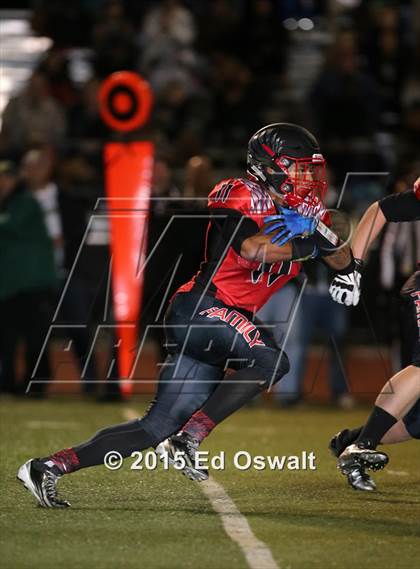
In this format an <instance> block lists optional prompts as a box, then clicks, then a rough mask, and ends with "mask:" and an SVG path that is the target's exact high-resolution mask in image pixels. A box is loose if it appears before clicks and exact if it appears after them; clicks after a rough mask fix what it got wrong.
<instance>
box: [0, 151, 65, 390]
mask: <svg viewBox="0 0 420 569" xmlns="http://www.w3.org/2000/svg"><path fill="white" fill-rule="evenodd" d="M56 285H57V276H56V271H55V267H54V253H53V246H52V242H51V240H50V238H49V236H48V233H47V229H46V227H45V223H44V215H43V213H42V210H41V208H40V206H39V204H38V202H37V201H36V199H35V198H34V197H33V196H32V195H31V194H30V192H29V191H28V190H27V189H26V188H25V186H24V184H23V183H22V182H20V181H19V179H18V174H17V170H16V166H15V165H14V164H13V163H12V162H7V161H3V162H0V360H1V381H0V389H1V391H3V392H6V393H18V392H19V391H21V390H22V389H23V390H24V389H25V388H26V386H27V385H28V383H29V381H30V380H31V379H35V380H41V381H44V382H47V381H48V380H50V378H51V370H50V365H49V361H48V345H46V346H45V347H44V342H45V340H46V338H47V333H48V329H49V325H50V323H51V318H52V304H51V302H52V298H53V295H54V292H55V287H56ZM21 340H24V342H25V371H24V378H23V383H22V385H21V384H18V380H17V373H16V355H17V349H18V346H19V343H20V341H21ZM41 354H42V357H40V355H41ZM39 357H40V358H39ZM38 358H39V359H38ZM35 368H36V369H35ZM35 371H36V373H35ZM45 388H46V385H45V383H40V384H33V385H32V386H31V388H30V394H31V395H34V396H35V395H36V396H42V395H44V393H45Z"/></svg>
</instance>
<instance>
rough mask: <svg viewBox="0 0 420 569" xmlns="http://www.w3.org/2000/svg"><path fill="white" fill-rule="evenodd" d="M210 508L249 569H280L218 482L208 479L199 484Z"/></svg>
mask: <svg viewBox="0 0 420 569" xmlns="http://www.w3.org/2000/svg"><path fill="white" fill-rule="evenodd" d="M199 486H200V488H201V489H202V490H203V492H204V494H205V495H206V496H207V498H208V499H209V501H210V503H211V505H212V508H213V510H214V511H215V512H217V513H218V514H219V516H220V517H221V519H222V523H223V527H224V529H225V532H226V533H227V535H228V536H229V537H230V539H231V540H232V541H234V542H235V543H237V544H238V545H239V547H240V548H241V551H242V553H243V554H244V556H245V559H246V560H247V563H248V566H249V567H250V568H251V569H280V568H279V566H278V565H277V563H276V562H275V560H274V557H273V555H272V553H271V551H270V549H269V548H268V547H267V545H266V544H265V543H264V542H263V541H260V540H259V539H258V538H257V537H255V535H254V533H253V532H252V529H251V528H250V526H249V523H248V520H247V519H246V517H245V516H244V515H243V514H241V512H240V511H239V510H238V508H237V507H236V505H235V503H234V502H233V500H232V499H231V498H230V497H229V494H228V493H227V492H226V490H225V489H224V488H223V486H222V485H221V484H219V482H216V481H215V480H214V478H212V477H210V478H209V479H208V480H206V481H205V482H200V483H199Z"/></svg>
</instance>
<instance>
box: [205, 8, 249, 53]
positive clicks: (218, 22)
mask: <svg viewBox="0 0 420 569" xmlns="http://www.w3.org/2000/svg"><path fill="white" fill-rule="evenodd" d="M200 8H201V11H200V13H199V15H198V17H197V26H198V34H197V49H198V50H199V51H200V53H202V54H204V55H205V56H207V57H211V56H212V55H214V54H216V53H227V54H238V52H240V51H241V49H243V46H242V44H243V42H242V41H240V40H239V41H238V38H240V34H241V32H242V28H241V18H240V14H239V11H238V10H237V9H236V7H235V5H234V3H233V2H231V1H230V0H212V2H205V3H203V5H202V6H201V7H200Z"/></svg>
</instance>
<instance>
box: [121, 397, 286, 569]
mask: <svg viewBox="0 0 420 569" xmlns="http://www.w3.org/2000/svg"><path fill="white" fill-rule="evenodd" d="M123 415H124V418H125V419H127V420H129V421H131V420H132V419H135V418H136V417H138V413H136V411H135V410H134V409H130V408H126V409H124V410H123ZM198 487H199V488H201V490H202V491H203V492H204V494H205V495H206V496H207V498H208V499H209V502H210V504H211V506H212V508H213V510H214V511H215V512H216V513H217V514H219V516H220V518H221V520H222V524H223V528H224V530H225V532H226V534H227V535H228V537H230V539H231V540H232V541H234V542H235V543H237V544H238V546H239V548H240V549H241V551H242V553H243V554H244V556H245V559H246V561H247V564H248V566H249V567H250V569H280V567H279V565H278V564H277V563H276V561H275V560H274V557H273V555H272V553H271V551H270V549H269V547H267V545H266V544H265V543H264V542H263V541H260V540H259V539H258V538H257V537H256V536H255V535H254V533H253V531H252V529H251V527H250V525H249V523H248V520H247V519H246V517H245V516H244V515H243V514H241V512H240V511H239V510H238V508H237V507H236V505H235V503H234V502H233V500H232V499H231V498H230V497H229V494H228V493H227V492H226V490H225V489H224V488H223V486H222V485H221V484H220V483H219V482H216V481H215V480H214V478H212V477H210V478H209V479H208V480H207V481H205V482H200V483H198Z"/></svg>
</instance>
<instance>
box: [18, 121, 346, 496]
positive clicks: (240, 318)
mask: <svg viewBox="0 0 420 569" xmlns="http://www.w3.org/2000/svg"><path fill="white" fill-rule="evenodd" d="M326 190H327V182H326V175H325V161H324V158H323V157H322V155H321V154H320V149H319V146H318V143H317V141H316V139H315V137H314V136H313V135H312V134H311V133H309V132H308V131H307V130H305V129H304V128H302V127H300V126H297V125H292V124H288V123H278V124H273V125H269V126H266V127H264V128H262V129H260V130H259V131H258V132H257V133H255V134H254V136H253V137H252V138H251V139H250V141H249V146H248V175H247V176H246V177H244V178H239V179H229V180H225V181H222V182H220V183H219V184H218V185H217V186H216V187H215V188H214V190H213V191H212V192H211V193H210V196H209V202H208V206H209V212H210V222H209V225H208V230H207V236H206V250H205V258H204V262H203V263H202V264H201V267H200V270H199V272H198V273H197V274H196V275H195V276H194V277H193V278H192V279H191V281H190V282H188V283H187V284H185V285H183V286H182V287H181V288H180V289H179V290H178V291H177V293H176V294H175V295H174V297H173V298H172V299H171V302H170V304H169V307H168V310H167V312H166V315H165V320H164V326H165V333H166V347H167V350H168V357H167V359H166V361H165V363H164V365H163V366H162V370H161V373H160V377H159V384H158V390H157V393H156V396H155V399H154V400H153V402H152V404H151V405H150V407H149V409H148V410H147V412H146V414H145V415H144V416H143V417H142V418H139V419H135V420H133V421H129V422H127V423H122V424H119V425H114V426H111V427H107V428H105V429H102V430H100V431H99V432H97V433H96V434H95V435H94V436H93V437H92V438H91V439H89V440H88V441H86V442H84V443H82V444H79V445H77V446H74V447H71V448H67V449H63V450H61V451H59V452H56V453H54V454H51V455H49V456H46V457H44V458H40V459H32V460H29V461H27V462H26V463H25V464H24V465H22V467H21V468H20V469H19V473H18V478H19V480H20V481H21V482H23V483H24V485H25V486H26V488H27V489H28V490H30V491H31V492H32V494H33V495H34V496H35V497H36V498H37V500H38V502H39V503H40V504H41V505H42V506H44V507H66V506H68V505H69V504H68V502H67V501H66V500H63V499H60V498H59V497H58V496H57V481H58V479H59V477H60V476H62V475H64V474H68V473H70V472H74V471H76V470H79V469H81V468H86V467H89V466H95V465H99V464H102V463H103V462H104V457H105V455H106V454H107V453H108V452H110V451H117V452H118V453H120V455H121V456H122V457H124V458H125V457H128V456H130V455H131V454H132V453H133V451H139V450H143V449H146V448H149V447H154V448H156V447H158V445H159V443H161V442H162V441H165V439H167V437H170V436H171V435H173V434H174V433H178V432H179V430H180V429H181V428H182V427H183V426H184V425H185V424H186V423H187V425H186V427H184V431H185V432H181V433H180V435H179V436H178V441H175V442H174V443H171V442H170V443H168V441H165V443H166V444H164V445H163V448H162V446H161V447H159V450H160V451H161V452H166V451H167V450H168V449H167V448H165V447H168V445H169V446H170V447H171V448H170V449H169V450H171V449H172V448H174V447H175V445H178V446H177V448H182V450H184V452H185V454H186V458H187V459H188V460H187V463H186V467H185V469H184V474H187V475H189V476H190V477H192V478H196V479H200V478H201V479H203V478H206V477H207V472H206V471H201V470H200V469H196V468H195V465H194V456H195V455H194V453H195V449H196V448H197V446H198V444H199V441H200V439H201V438H203V437H204V436H206V435H207V434H208V433H209V432H210V431H211V429H212V428H213V427H214V426H215V425H216V424H217V423H219V422H220V421H222V420H223V419H224V418H225V417H227V416H229V415H230V414H231V413H233V412H234V411H236V410H237V409H239V408H240V407H241V406H242V405H243V404H244V403H246V402H247V401H249V400H250V399H252V398H253V397H254V396H255V395H257V394H258V393H261V392H262V391H263V390H265V389H267V388H268V387H270V386H271V385H273V384H274V383H275V382H277V381H279V380H280V379H281V378H282V377H283V376H284V375H285V374H286V373H287V371H288V369H289V363H288V359H287V356H286V354H285V353H284V351H283V350H281V349H280V347H279V346H278V345H277V344H276V342H275V341H274V338H273V336H272V335H271V333H270V332H269V330H267V329H266V327H265V326H264V324H263V323H262V322H261V321H259V320H258V319H257V318H256V317H255V312H256V311H257V310H258V309H259V308H260V307H261V306H262V305H263V304H264V303H265V302H266V301H267V299H268V298H269V297H270V296H271V295H272V294H273V293H274V292H276V291H277V290H278V289H280V288H281V287H282V286H284V284H285V283H286V282H287V281H289V280H290V279H292V278H293V277H295V276H296V275H297V274H298V273H299V271H300V269H301V262H302V261H304V260H305V259H308V258H314V257H320V258H321V257H322V258H323V259H325V262H326V263H328V264H329V266H331V267H332V268H333V269H335V270H337V271H340V273H342V274H353V273H354V270H355V265H354V261H353V258H352V255H351V251H350V249H349V247H348V246H347V245H343V246H339V247H337V245H339V243H338V241H339V240H338V238H337V236H336V235H335V234H334V233H333V232H332V231H331V230H330V229H329V228H328V227H327V224H328V215H327V213H326V210H325V208H324V206H323V203H322V199H323V197H324V195H325V192H326ZM298 212H300V213H305V214H306V215H307V216H312V217H313V218H316V220H317V228H316V230H315V231H314V232H312V234H311V235H310V236H308V237H307V236H306V233H308V232H309V231H310V230H312V228H311V227H307V224H308V217H306V218H302V217H301V216H300V215H299V214H298ZM293 217H296V224H295V225H294V229H293V231H292V232H291V233H289V234H287V235H286V236H285V235H283V234H282V232H280V234H279V232H278V231H277V225H278V224H279V223H281V222H282V220H283V219H284V218H287V219H290V218H293ZM302 219H303V221H302ZM267 221H268V222H269V223H268V224H267ZM300 221H301V222H300ZM273 231H274V233H273ZM267 232H268V234H267ZM285 239H287V242H286V243H284V241H285ZM228 368H229V369H233V370H234V372H233V373H232V374H231V375H229V376H228V378H227V379H226V380H224V381H222V379H223V378H224V375H225V372H226V370H227V369H228ZM189 421H191V422H190V423H189V424H188V422H189ZM188 428H191V429H190V430H191V431H193V432H192V434H188V431H187V429H188ZM157 450H158V449H157Z"/></svg>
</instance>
